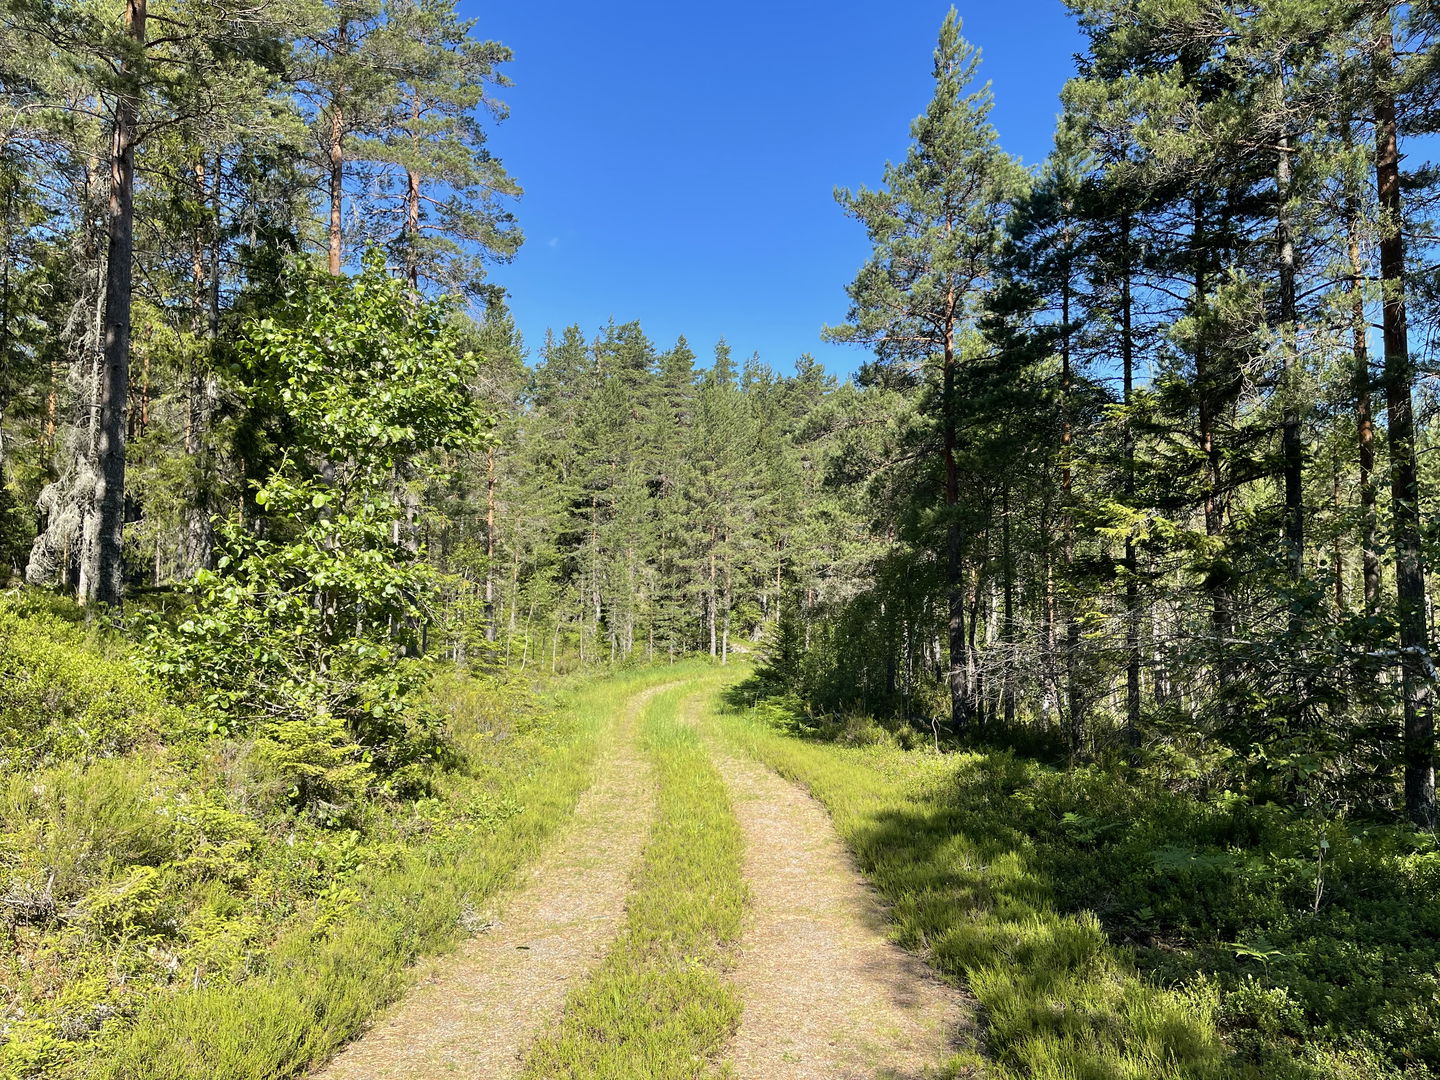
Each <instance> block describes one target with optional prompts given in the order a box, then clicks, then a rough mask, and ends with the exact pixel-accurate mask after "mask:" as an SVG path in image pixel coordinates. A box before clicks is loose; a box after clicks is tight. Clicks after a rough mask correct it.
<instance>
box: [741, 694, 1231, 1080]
mask: <svg viewBox="0 0 1440 1080" xmlns="http://www.w3.org/2000/svg"><path fill="white" fill-rule="evenodd" d="M719 726H720V730H721V731H722V732H723V733H724V734H725V736H726V738H727V739H728V740H729V741H730V742H731V743H732V744H733V745H735V746H736V747H737V748H738V749H740V750H741V751H743V752H745V753H748V754H750V755H751V756H752V757H755V758H758V759H759V760H760V761H763V762H765V763H766V764H768V765H769V766H771V767H772V768H774V769H775V770H776V771H777V772H779V773H780V774H781V775H783V776H785V777H788V778H789V779H791V780H794V781H796V782H798V783H800V784H802V785H803V786H804V787H806V788H808V789H809V791H810V792H811V794H812V795H814V796H815V797H816V798H817V799H819V800H820V802H821V803H822V804H824V806H825V807H826V808H827V809H828V810H829V812H830V814H831V817H832V819H833V820H834V822H835V826H836V828H837V829H838V831H839V832H840V835H841V837H842V838H843V839H844V841H845V843H846V844H847V845H848V846H849V847H850V849H851V850H852V851H853V852H854V853H855V856H856V859H857V861H858V862H859V864H860V868H861V870H862V871H863V872H864V873H865V875H866V876H867V877H868V878H869V879H870V881H871V882H872V883H873V884H874V885H875V886H876V887H877V888H878V889H879V891H880V892H881V894H882V895H883V896H884V897H885V898H886V899H887V900H888V901H889V903H890V905H891V913H890V914H891V920H892V935H893V937H894V938H895V940H896V941H898V942H899V943H900V944H901V945H902V946H905V947H906V948H909V949H912V950H914V951H916V952H918V953H921V954H922V955H924V956H925V957H926V959H927V960H929V962H930V963H931V964H932V965H933V966H934V967H935V968H936V969H938V970H939V971H941V972H942V973H943V974H945V975H948V976H951V977H953V978H955V979H957V980H959V981H960V982H962V983H963V984H964V985H966V986H967V987H968V988H969V989H970V990H971V992H973V993H974V994H975V996H976V997H977V998H978V999H979V1002H980V1006H981V1015H980V1018H981V1022H982V1027H983V1031H984V1035H983V1039H984V1048H985V1051H986V1053H985V1056H984V1057H983V1058H982V1057H980V1056H979V1055H977V1054H975V1053H973V1052H967V1053H965V1054H961V1055H957V1057H956V1059H955V1060H954V1061H953V1062H952V1063H951V1075H954V1076H966V1077H970V1076H985V1077H992V1078H1001V1077H1004V1078H1009V1077H1026V1078H1032V1080H1210V1078H1218V1077H1226V1076H1231V1075H1239V1074H1237V1073H1236V1072H1235V1071H1234V1066H1233V1064H1232V1063H1231V1062H1230V1061H1228V1060H1227V1054H1226V1050H1225V1047H1224V1044H1223V1042H1222V1041H1221V1039H1220V1036H1219V1034H1218V1032H1217V1029H1216V1025H1215V1012H1216V1008H1217V1000H1216V998H1215V996H1214V995H1213V994H1210V993H1207V992H1205V991H1204V990H1203V989H1201V990H1197V991H1194V992H1190V993H1186V992H1180V991H1172V990H1167V989H1164V988H1160V987H1156V986H1154V985H1152V984H1149V983H1146V982H1145V981H1143V980H1142V979H1140V978H1139V977H1138V976H1137V974H1136V972H1135V969H1134V967H1133V966H1132V965H1129V964H1127V963H1126V962H1125V960H1124V958H1123V956H1122V955H1121V954H1120V953H1118V952H1117V950H1115V949H1114V948H1113V947H1112V946H1111V945H1110V944H1109V943H1108V941H1107V939H1106V937H1105V934H1104V932H1103V931H1102V929H1101V927H1100V924H1099V922H1098V921H1097V920H1096V919H1095V917H1094V916H1093V915H1091V914H1089V913H1084V914H1080V915H1069V914H1064V913H1062V912H1060V911H1057V909H1056V907H1055V906H1054V904H1053V902H1052V898H1051V895H1050V891H1049V889H1048V887H1047V886H1046V884H1045V881H1044V875H1043V873H1041V872H1040V869H1039V868H1037V867H1036V866H1034V865H1033V857H1034V856H1033V853H1032V852H1030V851H1029V850H1027V845H1026V843H1025V839H1024V837H1023V836H1017V835H1015V832H1014V830H1013V829H1008V828H1007V827H1006V826H1005V825H1004V819H1005V809H1004V808H1005V806H1006V805H1007V802H1006V800H1007V799H1008V798H1009V796H1010V794H1011V791H1010V790H1007V788H1006V781H1005V777H1003V776H997V774H996V771H995V770H994V769H993V768H990V767H988V765H987V761H988V759H987V758H986V756H985V755H980V754H948V755H944V756H941V755H937V754H932V753H927V752H917V751H903V750H900V749H898V748H895V747H887V746H869V747H841V746H836V745H834V744H830V743H821V742H815V741H810V740H805V739H801V738H797V737H794V736H792V735H789V734H785V733H782V732H779V731H777V730H776V729H775V728H774V727H773V726H771V725H770V724H768V723H765V722H763V721H762V720H760V719H758V718H756V717H755V716H753V715H752V714H740V715H735V714H733V713H732V714H721V722H720V725H719Z"/></svg>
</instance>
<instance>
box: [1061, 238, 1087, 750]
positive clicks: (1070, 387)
mask: <svg viewBox="0 0 1440 1080" xmlns="http://www.w3.org/2000/svg"><path fill="white" fill-rule="evenodd" d="M1064 239H1065V251H1066V259H1065V265H1064V268H1063V271H1062V276H1061V282H1060V326H1061V330H1060V365H1061V366H1060V394H1061V401H1060V513H1061V517H1062V525H1061V530H1060V533H1061V541H1060V543H1061V549H1060V559H1061V565H1062V566H1064V568H1065V580H1066V581H1067V582H1073V581H1074V579H1075V575H1074V566H1075V514H1074V509H1073V500H1074V497H1075V496H1074V486H1075V475H1074V467H1073V464H1072V462H1071V460H1070V459H1071V454H1072V444H1073V443H1074V440H1075V436H1074V431H1073V429H1072V426H1071V420H1070V416H1071V409H1072V400H1071V399H1072V398H1073V396H1074V380H1075V375H1074V368H1073V366H1072V365H1073V361H1072V359H1071V356H1070V259H1069V251H1070V230H1069V228H1068V227H1067V228H1066V230H1065V238H1064ZM1079 651H1080V622H1079V620H1078V619H1077V618H1076V617H1075V604H1074V601H1073V600H1070V599H1068V598H1067V600H1066V604H1065V731H1066V739H1067V742H1068V743H1069V748H1070V762H1071V764H1072V765H1073V764H1074V763H1075V761H1076V759H1077V758H1079V756H1080V746H1081V740H1082V739H1083V737H1084V734H1085V718H1084V715H1083V710H1082V705H1081V698H1080V684H1079V681H1078V680H1077V679H1076V677H1075V661H1076V654H1077V653H1078V652H1079Z"/></svg>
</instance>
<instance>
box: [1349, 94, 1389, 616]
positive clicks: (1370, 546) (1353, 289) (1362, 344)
mask: <svg viewBox="0 0 1440 1080" xmlns="http://www.w3.org/2000/svg"><path fill="white" fill-rule="evenodd" d="M1346 130H1347V131H1348V130H1349V123H1348V121H1347V123H1346ZM1345 214H1346V218H1347V219H1348V222H1347V224H1348V233H1349V235H1348V237H1347V240H1348V244H1347V246H1348V249H1349V256H1350V342H1351V351H1352V353H1353V355H1354V357H1355V367H1354V375H1353V383H1352V385H1353V386H1354V390H1353V393H1354V395H1355V434H1356V440H1357V443H1358V445H1357V447H1356V451H1357V458H1358V461H1357V464H1358V468H1359V473H1360V477H1359V479H1360V557H1361V560H1362V562H1361V575H1362V578H1363V588H1364V595H1365V611H1366V612H1367V613H1373V612H1374V611H1375V610H1376V609H1377V608H1378V607H1379V606H1380V540H1379V513H1378V511H1377V509H1376V505H1377V501H1378V496H1377V492H1376V490H1375V415H1374V410H1373V407H1372V405H1371V397H1372V395H1373V393H1374V385H1373V383H1372V380H1371V377H1370V346H1369V343H1368V342H1367V341H1366V335H1367V334H1368V333H1369V330H1370V326H1369V321H1368V320H1367V319H1366V317H1365V292H1364V289H1363V287H1362V282H1363V281H1364V280H1365V277H1364V274H1365V266H1364V263H1363V261H1362V260H1361V255H1360V230H1361V227H1362V226H1361V216H1360V215H1361V210H1360V198H1359V195H1358V194H1357V193H1351V194H1350V196H1349V197H1347V199H1346V209H1345Z"/></svg>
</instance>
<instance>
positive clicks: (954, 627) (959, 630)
mask: <svg viewBox="0 0 1440 1080" xmlns="http://www.w3.org/2000/svg"><path fill="white" fill-rule="evenodd" d="M957 362H958V361H957V358H956V356H955V339H954V334H953V331H951V330H950V329H948V328H947V331H946V334H945V368H944V372H943V379H944V381H943V384H942V390H941V396H940V412H941V417H940V426H941V434H942V438H943V440H944V445H943V452H944V455H945V509H946V512H947V516H948V519H949V520H948V521H947V522H946V524H945V590H946V594H947V599H948V602H949V612H948V616H947V619H946V632H947V635H948V637H949V645H950V671H949V682H950V726H951V728H952V729H953V730H954V732H955V734H956V735H958V736H961V737H963V736H965V735H967V734H969V731H970V722H971V715H970V714H971V711H972V710H971V701H972V698H973V688H972V683H971V680H970V679H969V677H968V672H967V665H968V663H969V659H970V655H969V650H968V649H967V648H966V638H965V581H964V577H965V567H964V561H963V559H962V557H961V550H960V548H961V544H960V540H961V538H960V522H959V521H957V520H956V514H957V513H958V512H959V505H960V474H959V466H958V464H957V462H956V460H955V455H956V451H957V449H958V446H957V443H958V433H957V432H956V430H955V400H954V398H955V365H956V363H957Z"/></svg>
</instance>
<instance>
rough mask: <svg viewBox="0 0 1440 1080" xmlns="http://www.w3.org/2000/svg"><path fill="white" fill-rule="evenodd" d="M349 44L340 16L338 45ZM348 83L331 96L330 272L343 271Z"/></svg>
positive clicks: (342, 46) (336, 89)
mask: <svg viewBox="0 0 1440 1080" xmlns="http://www.w3.org/2000/svg"><path fill="white" fill-rule="evenodd" d="M348 44H349V22H348V20H346V19H345V18H344V17H343V16H342V17H341V19H340V27H339V33H338V42H337V46H336V47H337V49H339V50H344V49H345V48H346V47H347V45H348ZM344 96H345V85H344V83H343V82H342V83H340V84H339V85H337V86H336V88H335V94H334V96H333V97H332V98H331V99H330V146H329V151H330V236H329V257H330V266H329V269H330V273H332V274H334V275H336V276H337V277H338V276H339V274H340V266H341V263H342V261H343V260H342V248H341V245H342V243H343V239H344V238H343V235H342V231H341V224H342V218H343V215H344V210H345V107H344V105H343V100H344Z"/></svg>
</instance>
